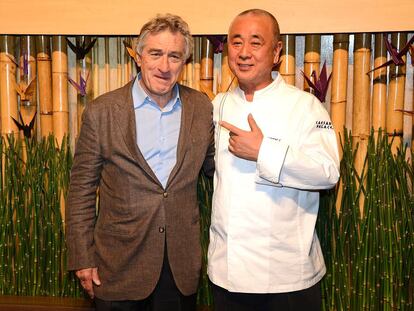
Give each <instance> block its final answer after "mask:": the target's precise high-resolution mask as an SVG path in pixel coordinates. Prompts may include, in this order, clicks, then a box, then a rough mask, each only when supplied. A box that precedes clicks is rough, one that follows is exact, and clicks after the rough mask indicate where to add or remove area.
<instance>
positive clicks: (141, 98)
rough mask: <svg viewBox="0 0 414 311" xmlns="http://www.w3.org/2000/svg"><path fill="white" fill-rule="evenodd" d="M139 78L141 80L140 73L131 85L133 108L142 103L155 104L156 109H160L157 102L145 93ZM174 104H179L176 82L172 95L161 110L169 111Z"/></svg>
mask: <svg viewBox="0 0 414 311" xmlns="http://www.w3.org/2000/svg"><path fill="white" fill-rule="evenodd" d="M139 80H141V73H139V74H138V75H137V77H136V78H135V81H134V85H133V86H132V99H133V102H134V109H138V108H141V107H142V106H144V105H152V106H154V107H155V106H156V107H157V108H158V109H160V110H161V108H159V106H158V105H157V103H156V102H155V101H154V100H152V99H151V97H150V96H149V95H147V93H146V92H145V90H144V89H143V88H142V86H141V83H139ZM176 106H181V99H180V90H179V88H178V84H177V83H176V84H175V85H174V87H173V97H172V98H171V99H170V101H169V102H168V103H167V105H165V107H164V109H162V110H163V111H171V110H172V109H174V108H175V107H176Z"/></svg>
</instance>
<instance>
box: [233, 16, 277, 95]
mask: <svg viewBox="0 0 414 311" xmlns="http://www.w3.org/2000/svg"><path fill="white" fill-rule="evenodd" d="M281 49H282V43H281V42H280V41H279V42H275V38H274V33H273V28H272V22H271V20H270V18H269V17H267V16H263V15H254V14H247V15H242V16H238V17H236V18H235V20H234V21H233V23H232V24H231V26H230V29H229V35H228V57H229V58H228V60H229V66H230V69H231V70H232V72H233V73H234V74H235V75H236V77H237V79H238V80H239V84H240V87H241V88H242V89H244V90H246V89H247V90H250V91H254V90H259V89H262V88H264V87H266V86H267V85H269V84H270V83H272V75H271V73H272V68H273V66H274V64H276V63H277V62H278V60H279V55H280V51H281Z"/></svg>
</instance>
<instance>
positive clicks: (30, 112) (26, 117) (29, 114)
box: [20, 36, 37, 138]
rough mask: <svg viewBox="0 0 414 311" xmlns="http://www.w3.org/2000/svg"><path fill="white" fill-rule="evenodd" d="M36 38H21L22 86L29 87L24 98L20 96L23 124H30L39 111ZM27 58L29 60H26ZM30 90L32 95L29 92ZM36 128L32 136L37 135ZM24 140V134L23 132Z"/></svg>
mask: <svg viewBox="0 0 414 311" xmlns="http://www.w3.org/2000/svg"><path fill="white" fill-rule="evenodd" d="M35 46H36V45H35V38H34V36H22V37H20V86H21V87H23V88H24V87H27V89H26V90H27V91H26V92H24V96H22V95H20V113H21V114H22V118H23V120H22V122H23V123H24V124H29V123H30V122H31V120H32V119H33V118H34V117H35V114H36V111H37V95H36V93H37V87H36V85H37V68H36V48H35ZM25 58H27V59H26V60H25ZM26 61H27V72H24V71H25V70H24V67H25V66H26V65H25V62H26ZM29 89H30V94H29V92H28V90H29ZM35 124H36V123H35ZM36 128H37V127H36V126H35V127H34V129H33V131H32V135H33V136H35V135H36ZM20 136H21V137H22V138H23V137H24V134H23V132H21V134H20Z"/></svg>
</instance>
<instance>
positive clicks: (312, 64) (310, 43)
mask: <svg viewBox="0 0 414 311" xmlns="http://www.w3.org/2000/svg"><path fill="white" fill-rule="evenodd" d="M320 61H321V36H320V35H306V36H305V57H304V69H303V73H304V75H306V76H307V77H309V78H310V77H311V74H312V72H313V71H315V72H316V73H317V74H318V75H319V65H320ZM313 82H315V81H313ZM303 89H304V90H305V91H307V92H311V93H312V90H311V89H310V88H309V85H308V83H307V82H306V80H304V81H303Z"/></svg>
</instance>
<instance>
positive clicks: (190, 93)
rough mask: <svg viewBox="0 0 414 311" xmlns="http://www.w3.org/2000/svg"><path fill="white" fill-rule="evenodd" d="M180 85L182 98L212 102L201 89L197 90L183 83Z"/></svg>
mask: <svg viewBox="0 0 414 311" xmlns="http://www.w3.org/2000/svg"><path fill="white" fill-rule="evenodd" d="M178 86H179V90H180V97H181V99H183V98H184V99H185V98H188V99H189V100H195V101H196V102H200V101H202V102H211V101H210V99H209V98H208V96H207V95H206V94H204V93H202V92H200V91H197V90H195V89H192V88H190V87H188V86H185V85H182V84H178Z"/></svg>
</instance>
